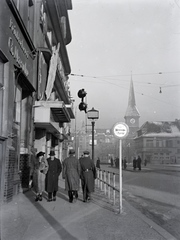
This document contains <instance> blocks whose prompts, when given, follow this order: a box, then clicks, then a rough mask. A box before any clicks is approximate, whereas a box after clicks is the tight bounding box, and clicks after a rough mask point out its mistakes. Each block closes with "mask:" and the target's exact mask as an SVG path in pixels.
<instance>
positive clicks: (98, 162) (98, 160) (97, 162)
mask: <svg viewBox="0 0 180 240" xmlns="http://www.w3.org/2000/svg"><path fill="white" fill-rule="evenodd" d="M100 164H101V161H100V158H99V157H98V159H97V161H96V168H98V169H100V168H101V166H100Z"/></svg>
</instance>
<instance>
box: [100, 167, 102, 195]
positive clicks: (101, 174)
mask: <svg viewBox="0 0 180 240" xmlns="http://www.w3.org/2000/svg"><path fill="white" fill-rule="evenodd" d="M100 181H101V183H100V185H101V191H102V170H101V171H100Z"/></svg>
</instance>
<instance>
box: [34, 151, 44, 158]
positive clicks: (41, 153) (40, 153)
mask: <svg viewBox="0 0 180 240" xmlns="http://www.w3.org/2000/svg"><path fill="white" fill-rule="evenodd" d="M44 154H45V152H42V151H40V152H38V153H37V155H36V156H37V157H41V156H44Z"/></svg>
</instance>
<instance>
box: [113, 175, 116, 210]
mask: <svg viewBox="0 0 180 240" xmlns="http://www.w3.org/2000/svg"><path fill="white" fill-rule="evenodd" d="M113 187H114V188H113V204H114V205H115V203H116V191H115V187H116V176H115V173H113Z"/></svg>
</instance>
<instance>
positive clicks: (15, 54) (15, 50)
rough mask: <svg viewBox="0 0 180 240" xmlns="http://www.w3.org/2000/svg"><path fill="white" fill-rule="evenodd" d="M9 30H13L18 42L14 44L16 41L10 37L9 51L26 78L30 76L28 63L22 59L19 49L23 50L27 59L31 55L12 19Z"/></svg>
mask: <svg viewBox="0 0 180 240" xmlns="http://www.w3.org/2000/svg"><path fill="white" fill-rule="evenodd" d="M9 28H10V29H11V32H12V35H13V36H14V37H15V39H16V40H17V41H16V42H14V40H13V39H12V38H11V37H9V39H8V48H9V51H10V53H11V55H12V56H13V58H14V59H15V61H16V63H17V64H18V65H19V67H20V68H21V69H22V70H23V72H24V74H25V75H26V76H28V75H29V71H28V69H27V66H26V62H24V61H23V60H22V58H21V57H20V53H19V47H20V48H21V50H22V52H23V54H24V56H25V57H26V59H28V58H29V53H28V51H27V49H26V48H25V46H24V40H23V39H22V38H21V37H20V33H19V31H18V30H17V27H16V25H15V24H14V23H13V21H12V18H10V23H9ZM16 43H18V45H19V47H18V46H17V45H16Z"/></svg>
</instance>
